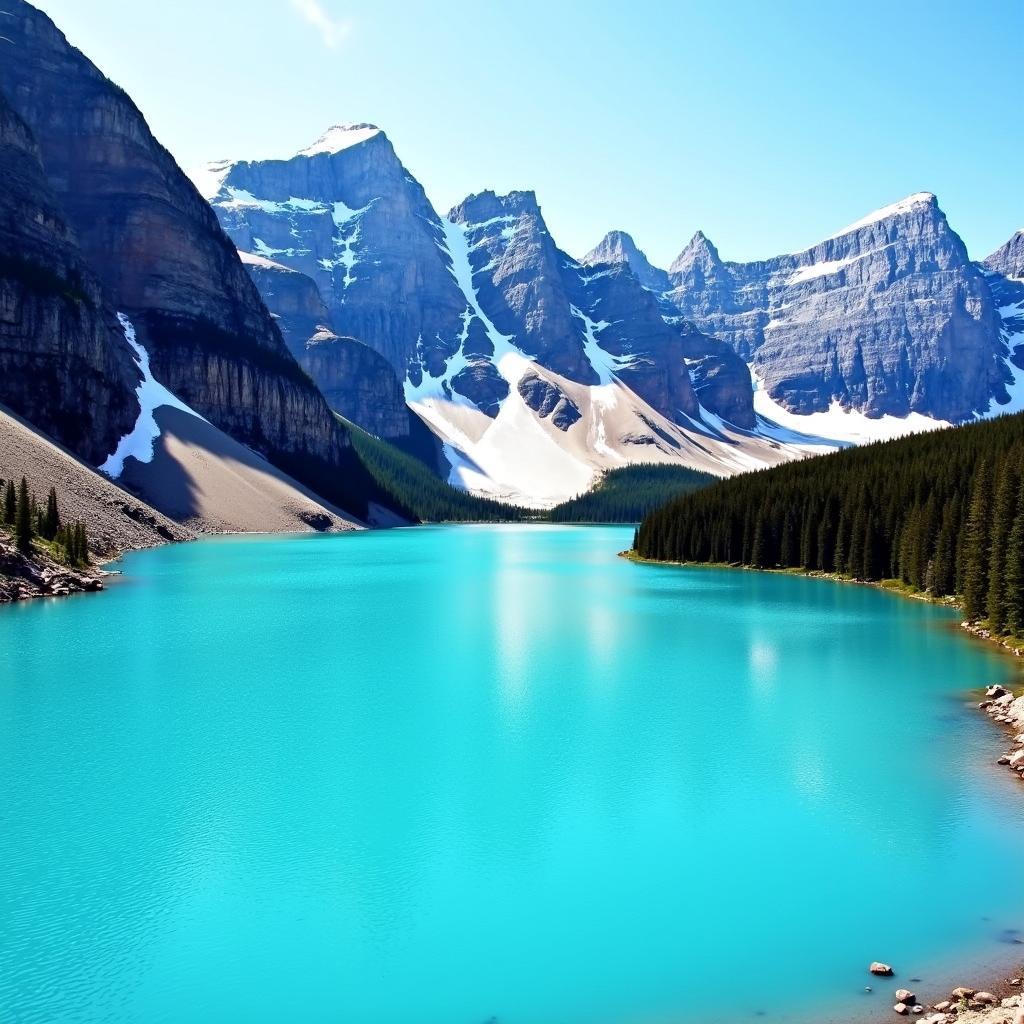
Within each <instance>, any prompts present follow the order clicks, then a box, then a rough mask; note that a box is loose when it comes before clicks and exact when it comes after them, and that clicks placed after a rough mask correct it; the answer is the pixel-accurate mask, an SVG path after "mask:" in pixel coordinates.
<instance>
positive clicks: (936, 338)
mask: <svg viewBox="0 0 1024 1024" xmlns="http://www.w3.org/2000/svg"><path fill="white" fill-rule="evenodd" d="M669 277H670V281H671V287H670V288H669V290H668V292H667V293H666V297H667V298H668V299H669V301H670V302H671V303H672V304H673V305H674V306H675V307H676V309H677V310H678V311H679V313H680V315H681V316H683V317H685V318H686V319H687V320H690V321H692V322H693V323H694V324H696V325H697V326H698V327H699V328H700V329H701V330H702V331H706V332H707V333H709V334H713V335H715V336H717V337H719V338H721V339H723V340H724V341H727V342H728V343H729V344H730V345H731V346H732V348H733V349H734V350H735V351H736V352H737V354H739V355H740V356H741V357H743V358H744V359H747V360H749V361H750V362H751V364H752V367H753V370H754V372H755V373H756V374H757V376H758V377H759V378H760V380H761V382H762V385H763V387H764V388H765V390H766V391H767V393H768V394H769V395H770V396H771V398H772V399H773V400H774V401H775V402H777V403H778V404H779V405H781V406H783V407H784V408H785V409H787V410H790V411H792V412H796V413H800V414H807V413H820V412H826V411H828V410H829V409H830V408H832V407H834V406H835V405H838V406H841V407H842V408H844V409H855V410H860V411H862V412H864V413H866V414H867V415H868V416H882V415H890V416H897V417H905V416H907V415H908V414H910V413H918V414H922V415H924V416H927V417H932V418H935V419H938V420H948V421H952V422H958V421H962V420H966V419H969V418H971V417H972V416H974V415H975V414H979V413H984V412H986V411H989V410H990V408H992V407H996V406H998V405H999V404H1000V403H1004V402H1006V401H1007V400H1008V395H1007V392H1006V384H1007V383H1009V382H1010V381H1011V380H1012V373H1011V372H1010V371H1009V370H1008V368H1007V366H1006V363H1005V358H1006V352H1005V347H1004V345H1003V343H1002V341H1001V338H1000V321H999V316H998V312H997V308H996V305H995V303H994V301H993V298H992V295H991V292H990V289H989V287H988V285H987V283H986V280H985V277H984V274H983V273H982V272H981V271H980V270H979V268H978V267H976V266H975V265H974V264H973V263H972V262H971V260H970V258H969V256H968V254H967V250H966V248H965V246H964V244H963V242H962V241H961V240H960V238H959V236H958V235H957V234H956V233H955V232H954V231H953V230H952V228H951V227H950V226H949V224H948V222H947V220H946V217H945V214H944V213H943V212H942V210H941V209H940V208H939V205H938V202H937V201H936V198H935V196H934V195H932V194H931V193H918V194H915V195H912V196H909V197H907V198H906V199H904V200H901V201H900V202H898V203H894V204H892V205H891V206H888V207H885V208H883V209H881V210H877V211H875V212H874V213H871V214H869V215H868V216H866V217H864V218H863V219H862V220H860V221H858V222H856V223H855V224H851V225H850V226H849V227H847V228H845V229H843V230H842V231H840V232H838V233H837V234H836V235H835V236H833V237H831V238H828V239H826V240H825V241H823V242H820V243H818V244H817V245H815V246H813V247H811V248H810V249H807V250H805V251H803V252H800V253H796V254H794V255H784V256H777V257H775V258H773V259H769V260H764V261H760V262H753V263H731V262H727V261H724V260H722V258H721V257H720V255H719V253H718V251H717V249H716V248H715V247H714V245H712V243H711V242H710V241H709V240H708V239H707V238H706V237H705V236H704V235H703V234H702V233H700V232H698V234H697V235H695V236H694V238H693V239H692V240H691V241H690V243H689V244H688V245H687V246H686V248H685V249H684V250H683V251H682V253H680V255H679V257H678V259H676V261H675V262H674V263H673V264H672V266H671V267H670V268H669Z"/></svg>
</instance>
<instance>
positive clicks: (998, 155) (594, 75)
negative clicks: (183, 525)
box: [40, 0, 1024, 265]
mask: <svg viewBox="0 0 1024 1024" xmlns="http://www.w3.org/2000/svg"><path fill="white" fill-rule="evenodd" d="M40 6H41V7H43V8H44V9H45V10H46V11H47V12H48V13H49V14H50V15H51V16H52V17H53V18H54V19H55V20H56V21H57V23H58V25H59V26H60V27H61V28H63V29H64V31H65V32H66V33H67V35H68V36H69V37H70V39H71V40H72V42H74V43H76V44H77V45H79V46H80V47H81V48H82V49H83V50H85V52H86V53H87V54H88V55H89V56H90V57H92V59H93V60H94V61H95V62H96V63H97V64H99V66H100V67H101V68H102V69H103V70H104V71H105V72H106V73H107V74H108V75H110V76H111V77H112V78H113V79H115V80H116V81H117V82H118V83H119V84H120V85H122V86H124V88H126V89H127V90H128V92H129V93H131V95H132V96H133V97H134V99H135V100H136V102H137V103H138V104H139V106H140V107H141V108H142V110H143V112H144V113H145V114H146V116H147V118H148V119H149V122H150V125H151V126H152V128H153V130H154V132H155V133H156V135H157V136H158V137H159V138H160V140H161V141H162V142H163V143H164V144H165V145H167V146H168V148H169V149H170V150H171V151H172V152H173V153H174V154H175V156H176V157H177V158H178V161H179V163H181V164H182V165H183V166H186V167H188V166H192V165H194V164H197V163H202V162H204V161H206V160H208V159H213V158H216V157H222V156H224V157H259V156H277V155H289V154H291V153H293V152H295V151H296V150H298V149H300V148H302V147H303V146H305V145H307V144H308V143H309V142H311V141H312V140H313V139H315V138H316V137H317V136H318V135H319V134H320V133H321V132H322V131H323V130H324V129H325V128H326V127H327V126H329V125H331V124H334V123H337V122H345V121H372V122H374V123H376V124H379V125H380V126H381V127H382V128H384V129H385V130H386V131H387V132H388V134H389V135H390V137H391V139H392V141H393V142H394V144H395V147H396V149H397V150H398V153H399V155H400V156H401V157H402V159H403V161H404V162H405V164H406V166H407V167H408V168H409V169H410V170H411V171H412V172H413V174H415V175H416V176H417V177H418V178H419V180H420V181H421V182H422V183H423V185H424V187H425V188H426V189H427V192H428V194H429V195H430V197H431V199H432V200H433V201H434V203H435V205H436V206H437V207H438V209H439V211H440V212H441V213H442V214H443V213H444V212H445V211H446V210H447V209H448V207H449V206H451V205H453V204H454V203H456V202H457V201H458V200H460V199H462V198H463V197H464V196H465V195H466V194H468V193H470V192H474V191H479V190H481V189H484V188H493V189H497V190H499V191H504V190H508V189H512V188H533V189H535V190H536V192H537V194H538V197H539V199H540V202H541V204H542V206H543V209H544V214H545V216H546V218H547V220H548V224H549V226H550V227H551V230H552V233H553V234H554V236H555V238H556V240H557V241H558V242H559V244H560V245H561V246H562V247H563V248H564V249H566V250H567V251H569V252H570V253H572V254H573V255H582V254H583V252H584V251H585V250H586V249H588V248H590V246H591V245H593V244H595V243H596V242H597V241H598V240H599V239H600V237H601V236H602V234H603V233H604V232H605V231H606V230H607V229H610V228H623V229H625V230H628V231H630V232H632V233H633V235H634V236H635V237H636V239H637V242H638V243H639V244H640V246H641V247H642V248H644V249H646V250H647V252H648V255H649V256H650V257H651V258H652V259H653V260H654V261H655V262H657V263H660V264H662V265H666V264H667V263H668V262H669V261H670V260H671V259H672V258H673V257H674V256H675V255H676V253H677V252H678V251H679V250H680V249H681V248H682V246H683V245H684V244H685V242H686V241H687V240H688V239H689V237H690V236H691V235H692V234H693V232H694V231H695V230H696V229H697V228H702V229H703V230H704V231H705V233H706V234H707V235H708V236H709V237H710V238H711V239H712V240H713V241H715V242H716V244H717V245H718V247H719V249H720V251H721V253H722V255H723V256H724V257H726V258H732V259H754V258H759V257H766V256H771V255H774V254H776V253H779V252H787V251H795V250H797V249H800V248H805V247H806V246H808V245H811V244H813V243H814V242H816V241H817V240H818V239H819V238H821V237H824V236H827V235H829V234H831V233H832V232H833V231H835V230H837V229H838V228H840V227H842V226H844V225H845V224H847V223H849V222H850V221H853V220H856V219H857V218H859V217H860V216H862V215H863V214H865V213H867V212H868V211H870V210H872V209H874V208H876V207H878V206H882V205H885V204H887V203H889V202H892V201H894V200H896V199H898V198H901V197H902V196H904V195H907V194H909V193H911V192H917V191H930V192H935V193H937V194H938V197H939V202H940V204H941V205H942V207H943V209H944V210H945V211H946V213H947V215H948V217H949V219H950V222H951V224H952V225H953V227H954V228H955V229H956V230H957V231H958V232H959V233H960V235H961V236H962V237H963V238H964V240H965V241H966V242H967V245H968V247H969V249H970V251H971V253H972V255H973V256H975V258H982V257H984V256H986V255H987V254H988V253H989V252H990V251H991V250H992V249H994V248H996V247H997V246H998V245H1001V244H1002V243H1003V242H1004V241H1005V240H1006V239H1007V238H1008V237H1009V236H1010V235H1011V234H1012V233H1013V231H1015V230H1016V229H1018V228H1020V227H1021V226H1022V225H1024V130H1022V129H1021V119H1020V103H1021V83H1022V82H1024V65H1022V58H1021V39H1022V38H1024V2H1022V0H987V2H986V0H978V2H976V3H965V2H963V0H956V2H953V0H935V2H928V3H924V2H915V0H881V2H879V0H858V2H850V3H822V2H813V3H812V2H807V3H796V2H786V0H780V2H777V3H769V2H757V0H738V2H734V3H728V4H727V3H712V2H706V0H705V2H693V3H691V2H687V0H630V2H622V0H617V2H612V0H586V2H584V0H514V2H513V0H475V2H469V0H433V2H428V0H368V2H367V0H363V2H360V3H357V2H355V0H174V2H173V3H169V2H165V0H88V2H87V3H86V2H83V0H40Z"/></svg>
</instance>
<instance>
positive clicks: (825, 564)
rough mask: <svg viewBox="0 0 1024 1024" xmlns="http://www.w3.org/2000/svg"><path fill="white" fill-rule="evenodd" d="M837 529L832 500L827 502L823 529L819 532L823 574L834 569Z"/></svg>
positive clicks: (820, 565) (819, 561)
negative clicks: (833, 560)
mask: <svg viewBox="0 0 1024 1024" xmlns="http://www.w3.org/2000/svg"><path fill="white" fill-rule="evenodd" d="M835 528H836V522H835V518H834V517H833V514H832V501H831V499H829V500H827V501H826V502H825V512H824V515H822V517H821V528H820V529H819V530H818V568H819V569H820V570H821V571H822V572H828V571H829V570H830V569H831V567H832V564H833V562H832V559H833V558H834V557H835V554H834V552H835Z"/></svg>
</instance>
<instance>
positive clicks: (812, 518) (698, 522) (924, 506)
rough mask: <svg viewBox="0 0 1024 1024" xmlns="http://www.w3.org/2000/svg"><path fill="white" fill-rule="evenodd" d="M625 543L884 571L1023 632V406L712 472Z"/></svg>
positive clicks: (750, 561)
mask: <svg viewBox="0 0 1024 1024" xmlns="http://www.w3.org/2000/svg"><path fill="white" fill-rule="evenodd" d="M636 550H637V553H638V554H639V555H641V556H642V557H644V558H650V559H654V560H662V561H671V562H715V563H723V562H724V563H731V564H740V565H747V566H751V567H753V568H767V569H772V568H782V569H801V570H803V571H804V572H812V571H822V572H836V573H838V574H840V575H842V576H848V577H850V578H853V579H859V580H871V581H877V580H882V579H893V580H898V581H900V582H901V583H902V584H903V585H905V586H906V587H908V588H910V589H912V590H914V591H921V592H927V593H929V594H931V595H933V596H935V597H952V596H956V595H959V596H960V597H961V598H962V600H963V606H964V614H965V618H967V619H969V620H971V621H983V620H987V621H988V623H989V625H990V627H991V628H992V629H993V630H994V631H996V632H1003V631H1006V630H1008V631H1009V632H1010V633H1011V634H1012V635H1014V636H1019V637H1024V413H1022V414H1015V415H1012V416H1003V417H999V418H997V419H994V420H988V421H984V422H979V423H972V424H969V425H967V426H962V427H954V428H950V429H947V430H941V431H935V432H932V433H927V434H916V435H912V436H909V437H904V438H899V439H897V440H894V441H887V442H883V443H878V444H871V445H866V446H863V447H861V448H852V449H846V450H844V451H840V452H836V453H834V454H831V455H823V456H818V457H816V458H812V459H805V460H803V461H800V462H792V463H787V464H784V465H781V466H776V467H773V468H771V469H765V470H761V471H758V472H755V473H747V474H743V475H741V476H737V477H733V478H732V479H730V480H723V481H720V482H718V483H715V484H712V485H711V486H710V487H706V488H703V489H701V490H699V491H695V492H694V493H691V494H687V495H684V496H681V497H679V498H676V499H674V500H673V501H670V502H668V503H667V504H666V505H663V506H662V507H661V508H659V509H656V510H655V511H654V512H652V513H651V514H650V515H649V516H647V518H646V519H644V521H643V522H642V523H641V525H640V529H639V530H638V532H637V542H636Z"/></svg>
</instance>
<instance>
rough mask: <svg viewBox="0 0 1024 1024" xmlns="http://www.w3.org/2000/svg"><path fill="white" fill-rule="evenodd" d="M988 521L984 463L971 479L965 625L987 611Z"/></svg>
mask: <svg viewBox="0 0 1024 1024" xmlns="http://www.w3.org/2000/svg"><path fill="white" fill-rule="evenodd" d="M991 519H992V470H991V468H990V467H989V463H988V460H987V459H986V460H985V461H984V462H982V464H981V465H980V466H979V467H978V472H977V475H976V476H975V478H974V487H973V489H972V491H971V509H970V513H969V515H968V517H967V537H966V542H965V544H964V615H965V616H966V618H967V621H968V622H976V621H977V620H978V619H980V618H981V617H982V616H983V615H984V614H985V611H986V608H985V603H986V599H987V597H988V551H989V534H990V532H991Z"/></svg>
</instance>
